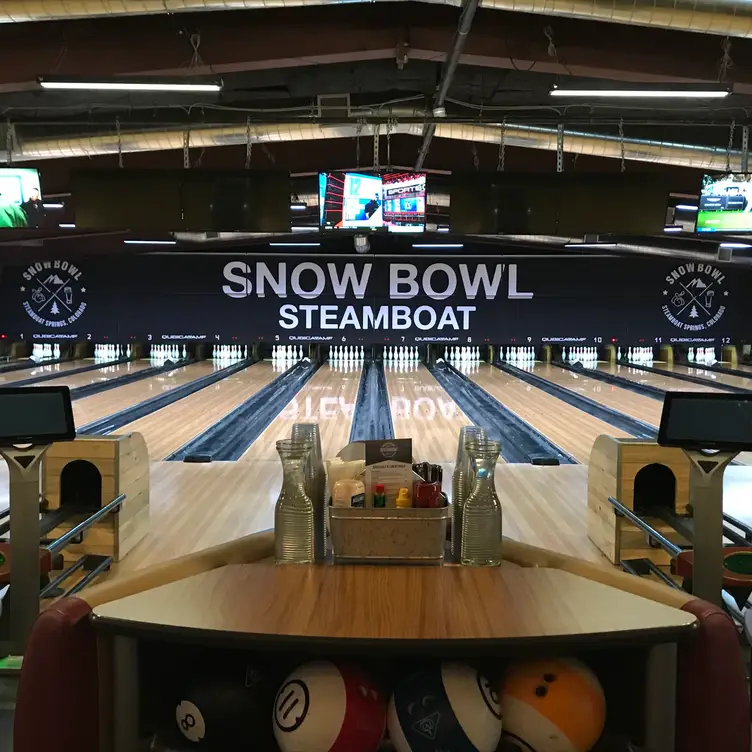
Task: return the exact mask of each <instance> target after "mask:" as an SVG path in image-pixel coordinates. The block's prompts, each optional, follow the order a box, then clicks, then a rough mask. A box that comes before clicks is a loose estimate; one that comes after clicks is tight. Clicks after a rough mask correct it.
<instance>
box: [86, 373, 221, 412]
mask: <svg viewBox="0 0 752 752" xmlns="http://www.w3.org/2000/svg"><path fill="white" fill-rule="evenodd" d="M217 368H218V367H216V366H215V365H214V364H213V363H212V362H211V361H210V360H204V361H202V362H200V363H193V364H191V365H189V366H182V367H181V368H176V369H175V370H174V371H166V372H163V373H160V374H158V375H157V376H151V377H150V378H148V379H142V380H141V381H136V382H135V383H133V384H126V385H125V386H119V387H115V388H114V389H108V390H107V391H106V392H100V393H99V394H93V395H92V396H91V397H84V398H83V399H80V400H76V402H74V403H73V417H74V418H75V421H76V425H77V426H85V425H86V424H87V423H91V422H92V421H94V420H99V419H100V418H104V417H105V416H107V415H112V414H113V413H117V412H120V411H121V410H126V409H128V408H129V407H133V406H134V405H137V404H138V403H139V402H143V401H144V400H147V399H149V398H150V397H156V396H157V395H159V394H164V393H165V392H169V391H170V390H171V389H175V387H178V386H183V385H184V384H188V383H190V382H191V381H194V380H195V379H199V378H201V377H202V376H206V375H207V374H210V373H213V372H214V371H215V370H217Z"/></svg>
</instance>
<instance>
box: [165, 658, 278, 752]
mask: <svg viewBox="0 0 752 752" xmlns="http://www.w3.org/2000/svg"><path fill="white" fill-rule="evenodd" d="M276 684H277V682H276V681H275V680H274V679H273V678H272V677H271V675H270V672H269V671H268V670H267V668H266V667H265V666H264V665H263V664H260V663H259V662H257V661H248V660H244V658H243V656H240V655H239V656H238V657H237V658H236V659H235V661H234V662H233V663H232V664H229V663H226V662H224V661H221V662H220V663H219V664H218V665H216V666H211V665H209V666H207V665H205V664H204V665H203V666H202V667H201V668H200V670H196V671H194V672H192V675H191V676H190V677H188V678H187V679H186V681H185V682H184V683H183V685H182V687H181V688H179V689H177V690H176V691H175V693H174V694H173V708H172V730H171V731H172V733H170V734H168V735H167V736H168V738H167V739H166V741H167V742H168V744H170V746H175V747H178V748H179V749H181V750H194V749H195V750H206V751H207V752H212V751H214V750H216V751H218V752H224V751H225V750H228V749H233V750H254V752H255V751H256V750H271V749H273V748H274V747H273V738H272V733H271V729H270V728H269V714H270V713H271V710H272V701H273V699H274V691H275V689H276Z"/></svg>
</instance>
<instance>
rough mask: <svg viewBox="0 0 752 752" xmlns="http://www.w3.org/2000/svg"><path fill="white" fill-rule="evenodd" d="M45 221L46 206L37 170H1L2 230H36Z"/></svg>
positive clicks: (0, 213)
mask: <svg viewBox="0 0 752 752" xmlns="http://www.w3.org/2000/svg"><path fill="white" fill-rule="evenodd" d="M43 220H44V206H43V204H42V193H41V191H40V190H39V173H38V172H37V170H32V169H28V168H16V167H6V168H2V169H0V228H2V229H15V228H19V227H32V228H36V227H40V226H41V225H42V222H43Z"/></svg>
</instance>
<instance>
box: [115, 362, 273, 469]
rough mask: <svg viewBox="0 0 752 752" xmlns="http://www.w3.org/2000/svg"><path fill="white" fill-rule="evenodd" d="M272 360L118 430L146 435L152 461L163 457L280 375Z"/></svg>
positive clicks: (236, 374)
mask: <svg viewBox="0 0 752 752" xmlns="http://www.w3.org/2000/svg"><path fill="white" fill-rule="evenodd" d="M279 375H280V374H279V372H278V371H275V370H274V368H273V367H272V364H271V362H261V363H256V364H255V365H252V366H250V367H249V368H246V369H245V370H244V371H240V372H239V373H235V374H233V375H232V376H229V377H228V378H226V379H222V381H218V382H217V383H216V384H213V385H212V386H209V387H207V388H206V389H201V390H200V391H198V392H196V393H195V394H192V395H191V396H190V397H186V398H185V399H182V400H178V401H177V402H175V403H173V404H172V405H168V406H167V407H164V408H162V409H161V410H157V412H155V413H152V414H151V415H146V416H145V417H143V418H140V419H139V420H136V421H134V422H133V423H129V424H128V425H127V426H123V428H121V429H120V430H119V431H116V433H129V432H131V431H137V432H138V433H141V434H143V436H144V438H145V439H146V445H147V447H148V448H149V458H150V459H151V460H161V459H164V458H165V457H166V456H167V455H168V454H172V452H174V451H175V450H177V449H179V448H180V447H181V446H183V445H184V444H186V443H187V442H189V441H190V440H191V439H193V438H194V437H195V436H198V435H199V434H200V433H202V432H203V431H205V430H206V429H207V428H209V427H210V426H212V425H213V424H214V423H216V422H217V421H219V420H221V419H222V418H224V417H225V416H226V415H227V414H228V413H230V412H231V411H232V410H234V409H235V408H236V407H239V406H240V405H241V404H242V403H243V402H245V400H247V399H248V398H249V397H251V396H253V395H254V394H256V392H258V391H259V390H260V389H262V388H263V387H265V386H266V385H267V384H268V383H269V382H270V381H272V380H273V379H274V378H276V377H277V376H279Z"/></svg>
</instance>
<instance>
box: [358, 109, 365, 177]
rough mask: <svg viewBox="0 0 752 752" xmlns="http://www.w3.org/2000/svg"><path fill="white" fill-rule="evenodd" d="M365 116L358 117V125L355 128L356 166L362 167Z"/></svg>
mask: <svg viewBox="0 0 752 752" xmlns="http://www.w3.org/2000/svg"><path fill="white" fill-rule="evenodd" d="M365 122H366V121H365V120H364V119H363V118H358V127H357V128H356V129H355V166H356V167H358V168H360V136H361V134H362V133H363V126H364V125H365Z"/></svg>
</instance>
